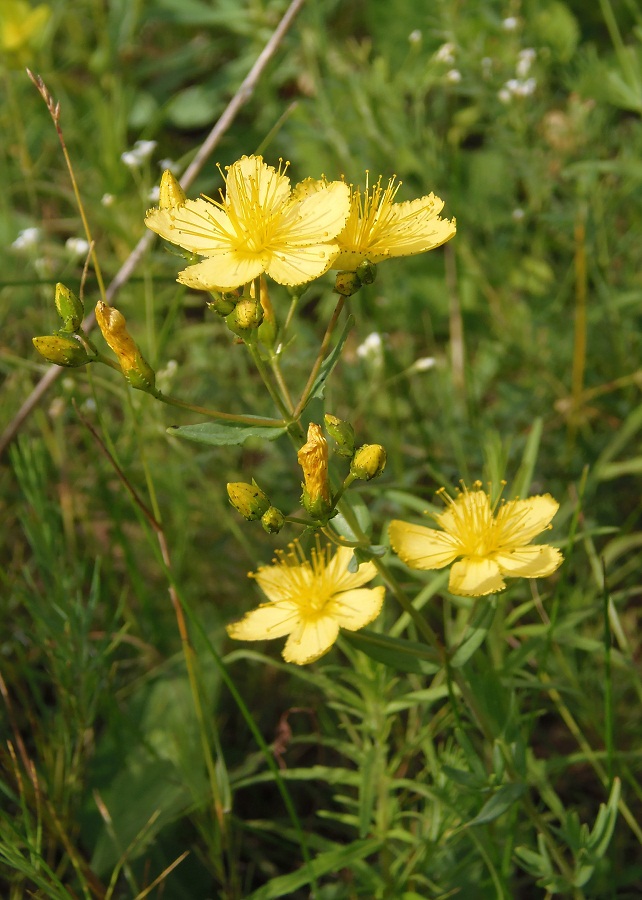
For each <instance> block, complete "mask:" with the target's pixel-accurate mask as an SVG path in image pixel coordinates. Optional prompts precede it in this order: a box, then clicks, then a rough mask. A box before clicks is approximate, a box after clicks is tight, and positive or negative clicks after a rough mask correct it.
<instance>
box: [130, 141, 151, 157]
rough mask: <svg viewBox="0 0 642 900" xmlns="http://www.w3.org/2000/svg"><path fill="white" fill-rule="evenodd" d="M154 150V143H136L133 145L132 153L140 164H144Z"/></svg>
mask: <svg viewBox="0 0 642 900" xmlns="http://www.w3.org/2000/svg"><path fill="white" fill-rule="evenodd" d="M155 149H156V141H136V143H135V144H134V153H135V154H136V155H137V156H138V158H139V159H140V161H141V162H145V160H146V159H149V157H150V156H151V155H152V153H153V152H154V150H155Z"/></svg>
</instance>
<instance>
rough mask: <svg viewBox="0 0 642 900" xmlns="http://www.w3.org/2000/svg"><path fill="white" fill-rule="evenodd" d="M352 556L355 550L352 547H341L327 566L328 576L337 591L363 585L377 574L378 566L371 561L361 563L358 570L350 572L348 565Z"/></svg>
mask: <svg viewBox="0 0 642 900" xmlns="http://www.w3.org/2000/svg"><path fill="white" fill-rule="evenodd" d="M352 556H353V551H352V550H351V549H350V547H339V549H338V550H337V552H336V553H335V555H334V556H333V557H332V559H331V560H330V562H329V564H328V566H327V568H326V578H327V580H328V582H329V583H331V584H332V586H333V590H334V591H336V592H337V593H339V592H341V591H350V590H352V589H353V588H358V587H361V585H363V584H367V583H368V582H369V581H371V580H372V579H373V578H374V577H375V575H376V574H377V568H376V566H375V564H374V563H371V562H367V563H361V565H360V566H359V568H358V569H357V571H356V572H349V571H348V566H349V564H350V560H351V559H352Z"/></svg>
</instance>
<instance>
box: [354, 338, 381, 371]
mask: <svg viewBox="0 0 642 900" xmlns="http://www.w3.org/2000/svg"><path fill="white" fill-rule="evenodd" d="M357 356H358V357H359V359H363V360H366V361H367V362H370V363H372V364H373V365H375V366H381V365H382V364H383V340H382V339H381V335H380V334H379V332H378V331H373V332H372V333H371V334H369V335H368V337H367V338H366V339H365V341H364V342H363V343H362V344H359V346H358V347H357Z"/></svg>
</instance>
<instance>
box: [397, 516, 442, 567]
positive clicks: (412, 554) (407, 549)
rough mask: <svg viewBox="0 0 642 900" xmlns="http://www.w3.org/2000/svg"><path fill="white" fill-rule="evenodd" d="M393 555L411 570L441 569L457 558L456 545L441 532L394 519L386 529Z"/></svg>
mask: <svg viewBox="0 0 642 900" xmlns="http://www.w3.org/2000/svg"><path fill="white" fill-rule="evenodd" d="M388 534H389V536H390V543H391V545H392V549H393V550H394V551H395V553H396V554H397V555H398V556H399V558H400V559H402V560H403V561H404V562H405V563H406V565H407V566H410V568H411V569H442V568H443V567H444V566H448V565H450V563H451V562H452V561H453V560H454V559H456V557H457V552H458V550H457V544H456V542H455V541H454V540H453V538H452V537H451V536H450V535H449V534H446V533H445V532H443V531H437V530H436V529H434V528H426V527H425V526H424V525H411V524H410V522H401V521H399V520H398V519H395V520H394V521H392V522H391V523H390V526H389V528H388Z"/></svg>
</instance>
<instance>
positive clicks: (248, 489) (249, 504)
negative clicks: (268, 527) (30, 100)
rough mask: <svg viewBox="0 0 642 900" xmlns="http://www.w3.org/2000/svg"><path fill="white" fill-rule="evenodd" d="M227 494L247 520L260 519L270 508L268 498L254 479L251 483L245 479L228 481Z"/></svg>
mask: <svg viewBox="0 0 642 900" xmlns="http://www.w3.org/2000/svg"><path fill="white" fill-rule="evenodd" d="M227 495H228V497H229V498H230V503H231V504H232V506H233V507H234V509H235V510H237V512H240V513H241V515H242V516H243V517H244V518H245V519H247V520H248V522H252V521H254V519H260V518H261V517H262V516H263V515H265V514H266V513H267V512H268V511H269V510H270V509H271V508H272V507H270V498H269V497H268V496H267V494H265V493H264V492H263V491H262V490H261V488H260V487H259V486H258V485H257V483H256V482H255V481H254V479H252V484H247V483H246V482H245V481H232V482H230V483H229V484H228V486H227ZM277 512H278V510H277ZM277 530H278V529H277Z"/></svg>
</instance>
